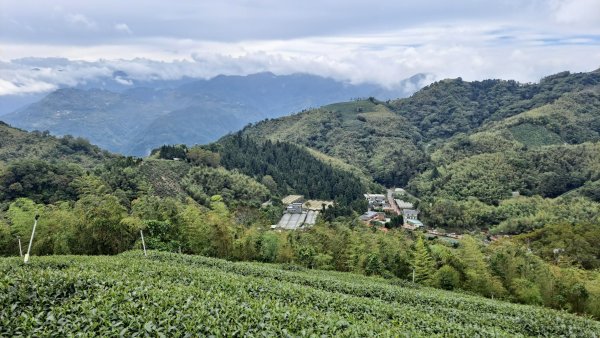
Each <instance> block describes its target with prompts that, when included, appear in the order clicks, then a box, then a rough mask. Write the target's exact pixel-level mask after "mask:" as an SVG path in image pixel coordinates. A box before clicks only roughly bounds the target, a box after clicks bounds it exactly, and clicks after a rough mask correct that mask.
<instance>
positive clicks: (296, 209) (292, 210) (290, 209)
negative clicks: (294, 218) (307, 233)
mask: <svg viewBox="0 0 600 338" xmlns="http://www.w3.org/2000/svg"><path fill="white" fill-rule="evenodd" d="M285 212H287V213H288V214H301V213H302V203H299V202H298V203H292V204H290V205H288V206H287V208H286V209H285Z"/></svg>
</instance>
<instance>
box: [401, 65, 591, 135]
mask: <svg viewBox="0 0 600 338" xmlns="http://www.w3.org/2000/svg"><path fill="white" fill-rule="evenodd" d="M597 84H600V73H597V72H591V73H577V74H570V73H568V72H566V73H561V74H557V75H554V76H549V77H546V78H544V79H543V80H542V81H540V83H538V84H521V83H518V82H516V81H512V80H511V81H504V80H484V81H473V82H467V81H463V80H462V79H460V78H458V79H455V80H443V81H440V82H436V83H434V84H432V85H429V86H427V87H425V88H423V89H422V90H420V91H419V92H417V93H415V94H414V95H413V96H411V97H410V98H407V99H401V100H397V101H394V102H392V103H391V105H392V107H393V108H394V110H395V111H397V112H398V113H399V114H401V115H402V116H404V117H405V118H407V119H408V120H410V121H411V122H412V123H414V124H415V125H416V126H417V127H418V128H419V130H420V131H421V132H422V134H423V136H424V137H425V138H427V139H430V140H431V139H440V138H441V139H445V138H449V137H451V136H453V135H454V134H456V133H460V132H470V131H472V130H474V129H476V128H478V127H480V126H482V125H483V124H484V123H486V122H489V121H498V120H501V119H504V118H507V117H510V116H514V115H517V114H519V113H522V112H525V111H527V110H530V109H533V108H536V107H541V106H543V105H546V104H549V103H552V102H554V101H555V100H556V99H558V98H559V97H561V96H562V95H563V94H565V93H569V92H573V91H577V90H581V89H583V88H585V87H589V86H593V85H597Z"/></svg>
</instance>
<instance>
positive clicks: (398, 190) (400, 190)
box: [394, 188, 406, 195]
mask: <svg viewBox="0 0 600 338" xmlns="http://www.w3.org/2000/svg"><path fill="white" fill-rule="evenodd" d="M394 193H396V194H398V195H404V194H406V190H404V189H402V188H396V189H394Z"/></svg>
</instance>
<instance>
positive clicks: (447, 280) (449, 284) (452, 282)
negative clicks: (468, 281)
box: [434, 265, 460, 290]
mask: <svg viewBox="0 0 600 338" xmlns="http://www.w3.org/2000/svg"><path fill="white" fill-rule="evenodd" d="M434 285H435V286H436V287H438V288H440V289H444V290H454V289H456V288H457V287H458V286H459V285H460V275H459V273H458V271H456V269H455V268H453V267H452V266H450V265H444V266H442V267H441V268H440V269H439V270H438V271H437V272H436V273H435V276H434Z"/></svg>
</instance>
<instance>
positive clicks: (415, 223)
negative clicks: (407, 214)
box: [404, 219, 425, 230]
mask: <svg viewBox="0 0 600 338" xmlns="http://www.w3.org/2000/svg"><path fill="white" fill-rule="evenodd" d="M404 225H405V226H407V227H410V228H411V229H413V230H414V229H419V228H422V227H424V226H425V225H424V224H423V223H421V221H419V220H418V219H409V220H406V221H404Z"/></svg>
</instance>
